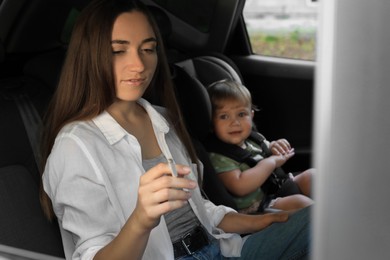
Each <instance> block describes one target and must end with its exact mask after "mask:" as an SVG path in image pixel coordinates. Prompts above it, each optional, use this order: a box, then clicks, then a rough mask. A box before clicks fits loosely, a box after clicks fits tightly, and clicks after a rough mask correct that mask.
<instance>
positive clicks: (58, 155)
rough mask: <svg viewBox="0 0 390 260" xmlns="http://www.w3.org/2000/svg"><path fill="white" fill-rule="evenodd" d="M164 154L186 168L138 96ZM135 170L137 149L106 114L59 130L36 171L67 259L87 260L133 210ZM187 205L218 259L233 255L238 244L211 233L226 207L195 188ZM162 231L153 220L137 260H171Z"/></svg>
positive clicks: (161, 123)
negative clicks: (213, 241)
mask: <svg viewBox="0 0 390 260" xmlns="http://www.w3.org/2000/svg"><path fill="white" fill-rule="evenodd" d="M139 104H140V105H142V106H143V107H144V108H145V110H146V111H147V113H148V114H149V117H150V119H151V121H152V124H153V129H154V132H155V135H156V137H157V141H158V144H159V146H160V149H161V151H162V152H163V154H164V156H165V157H166V158H167V159H169V158H174V160H175V162H176V163H178V164H184V165H190V166H192V170H193V171H192V173H191V174H190V175H189V177H188V178H191V179H194V180H196V179H197V177H196V166H195V165H191V161H190V159H189V157H188V156H187V153H186V151H185V148H184V146H183V145H182V143H181V142H180V140H179V138H178V137H177V135H176V134H175V132H174V131H173V130H172V129H170V128H169V124H168V122H167V121H166V119H165V118H164V117H163V116H162V115H161V114H160V113H159V112H157V110H156V109H158V110H159V111H160V112H161V113H163V112H164V109H162V108H159V107H153V106H152V105H151V104H149V103H148V102H147V101H146V100H144V99H140V100H139ZM144 173H145V170H144V168H143V167H142V156H141V147H140V145H139V143H138V141H137V139H136V138H135V137H134V136H132V135H131V134H129V133H128V132H126V131H125V130H124V129H123V128H122V127H121V126H120V125H119V124H118V123H117V122H116V121H115V119H114V118H113V117H112V116H111V115H110V114H109V113H107V112H106V111H105V112H103V113H102V114H100V115H99V116H97V117H96V118H94V119H93V120H90V121H80V122H74V123H71V124H68V125H66V126H65V127H64V128H63V129H62V130H61V131H60V133H59V134H58V136H57V138H56V140H55V143H54V146H53V149H52V152H51V154H50V156H49V158H48V160H47V163H46V167H45V172H44V174H43V185H44V189H45V191H46V192H47V194H48V195H49V197H50V198H51V200H52V204H53V209H54V212H55V214H56V216H57V218H58V222H59V226H60V230H61V235H62V240H63V244H64V250H65V256H66V258H67V259H92V258H93V257H94V255H95V254H96V252H97V251H98V250H100V249H101V248H102V247H104V246H105V245H107V244H108V243H109V242H110V241H111V240H113V239H114V237H115V236H117V235H118V233H119V232H120V230H121V228H122V227H123V225H124V224H125V222H126V220H127V219H128V218H129V216H130V215H131V213H132V212H133V210H134V208H135V206H136V202H137V196H138V185H139V179H140V177H141V175H142V174H144ZM189 203H190V205H191V207H192V209H193V211H194V212H195V214H196V216H197V217H198V218H199V220H200V222H201V223H202V224H203V225H204V227H205V228H206V229H207V230H208V231H209V232H210V233H211V234H212V235H213V236H214V237H216V238H217V239H219V241H220V246H221V250H222V253H223V255H225V256H239V255H240V252H241V248H242V244H243V242H244V239H242V238H241V237H240V236H239V235H237V234H228V233H224V232H223V231H222V230H220V229H218V228H216V226H217V225H218V224H219V222H220V221H221V219H222V218H223V216H224V215H225V214H226V213H227V212H230V211H233V209H230V208H227V207H224V206H215V205H214V204H213V203H211V202H210V201H207V200H204V199H203V198H202V196H201V194H200V190H199V188H197V189H195V190H194V191H193V192H192V197H191V199H190V200H189ZM173 258H174V255H173V248H172V243H171V240H170V237H169V233H168V229H167V226H166V223H165V221H164V217H161V221H160V223H159V225H158V226H157V227H155V228H154V229H153V230H152V231H151V234H150V237H149V240H148V243H147V246H146V249H145V252H144V255H143V259H173Z"/></svg>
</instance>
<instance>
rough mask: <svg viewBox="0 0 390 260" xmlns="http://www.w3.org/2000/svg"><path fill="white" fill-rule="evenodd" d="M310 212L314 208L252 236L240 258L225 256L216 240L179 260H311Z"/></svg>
mask: <svg viewBox="0 0 390 260" xmlns="http://www.w3.org/2000/svg"><path fill="white" fill-rule="evenodd" d="M310 211H311V207H308V208H305V209H302V210H300V211H298V212H296V213H295V214H293V215H291V216H290V218H289V220H288V221H287V222H284V223H274V224H272V225H271V226H269V227H267V228H266V229H264V230H262V231H260V232H257V233H254V234H252V235H250V236H249V238H248V239H247V240H246V241H245V243H244V246H243V248H242V250H241V257H224V256H222V255H221V252H220V249H219V244H218V241H214V242H213V243H212V244H210V245H208V246H206V247H204V248H202V249H201V250H199V251H198V252H196V253H195V254H193V255H191V256H187V257H184V258H180V260H189V259H199V260H200V259H202V260H211V259H231V260H233V259H245V260H248V259H254V260H259V259H260V260H267V259H269V260H277V259H309V251H310V236H311V231H310V215H311V214H310Z"/></svg>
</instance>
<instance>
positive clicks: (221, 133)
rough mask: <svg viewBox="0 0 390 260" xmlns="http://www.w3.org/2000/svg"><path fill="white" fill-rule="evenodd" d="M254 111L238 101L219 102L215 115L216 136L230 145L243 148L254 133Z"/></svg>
mask: <svg viewBox="0 0 390 260" xmlns="http://www.w3.org/2000/svg"><path fill="white" fill-rule="evenodd" d="M253 114H254V112H253V110H252V108H251V106H248V105H246V104H243V103H242V102H239V101H236V100H223V101H220V102H218V108H217V109H216V110H215V111H214V113H213V126H214V132H215V134H216V136H217V137H218V138H219V139H220V140H222V141H224V142H226V143H229V144H235V145H238V146H241V145H242V144H243V143H244V141H245V140H246V139H247V138H248V137H249V135H250V133H251V131H252V119H253Z"/></svg>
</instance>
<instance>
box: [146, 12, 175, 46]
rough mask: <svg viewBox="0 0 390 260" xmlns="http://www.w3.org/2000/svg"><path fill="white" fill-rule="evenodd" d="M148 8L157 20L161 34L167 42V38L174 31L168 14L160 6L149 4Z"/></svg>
mask: <svg viewBox="0 0 390 260" xmlns="http://www.w3.org/2000/svg"><path fill="white" fill-rule="evenodd" d="M148 9H149V11H150V13H151V14H152V15H153V17H154V20H156V23H157V26H158V29H159V30H160V33H161V36H162V38H163V40H164V43H166V41H167V39H168V38H169V36H170V35H171V33H172V24H171V20H170V19H169V17H168V15H167V14H166V13H165V12H164V11H163V10H162V9H161V8H159V7H157V6H155V5H149V6H148Z"/></svg>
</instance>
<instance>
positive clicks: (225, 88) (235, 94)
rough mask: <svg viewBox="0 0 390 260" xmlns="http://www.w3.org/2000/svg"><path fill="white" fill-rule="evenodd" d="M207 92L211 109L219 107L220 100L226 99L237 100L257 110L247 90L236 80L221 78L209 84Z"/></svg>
mask: <svg viewBox="0 0 390 260" xmlns="http://www.w3.org/2000/svg"><path fill="white" fill-rule="evenodd" d="M207 92H208V94H209V97H210V102H211V108H212V111H215V110H216V109H218V108H219V107H220V104H221V102H223V101H226V100H228V101H229V100H234V101H239V102H241V103H242V104H243V105H245V106H249V107H251V108H252V109H253V110H257V108H256V106H254V105H253V104H252V96H251V93H250V92H249V90H248V89H247V88H246V87H245V86H244V85H242V84H240V83H238V82H237V81H233V80H230V79H223V80H219V81H216V82H214V83H212V84H210V85H209V87H208V88H207Z"/></svg>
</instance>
